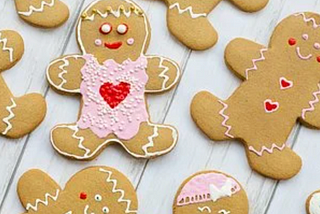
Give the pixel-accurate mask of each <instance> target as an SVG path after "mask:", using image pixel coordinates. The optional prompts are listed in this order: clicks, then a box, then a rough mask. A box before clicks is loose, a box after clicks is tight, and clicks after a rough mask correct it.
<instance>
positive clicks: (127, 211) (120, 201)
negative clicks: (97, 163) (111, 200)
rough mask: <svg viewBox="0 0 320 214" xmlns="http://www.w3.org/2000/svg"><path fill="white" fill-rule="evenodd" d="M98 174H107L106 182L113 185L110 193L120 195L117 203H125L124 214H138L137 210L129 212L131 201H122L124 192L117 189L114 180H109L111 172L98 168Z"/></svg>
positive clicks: (116, 182)
mask: <svg viewBox="0 0 320 214" xmlns="http://www.w3.org/2000/svg"><path fill="white" fill-rule="evenodd" d="M99 171H100V172H105V173H107V174H108V177H107V180H106V181H107V182H108V183H113V188H112V193H120V195H121V196H120V198H119V199H118V202H119V203H122V202H124V203H126V204H127V208H126V211H125V213H138V211H137V210H130V206H131V201H130V200H127V199H124V195H125V192H124V190H122V189H117V184H118V181H117V180H115V179H111V176H112V172H111V171H108V170H105V169H102V168H100V169H99Z"/></svg>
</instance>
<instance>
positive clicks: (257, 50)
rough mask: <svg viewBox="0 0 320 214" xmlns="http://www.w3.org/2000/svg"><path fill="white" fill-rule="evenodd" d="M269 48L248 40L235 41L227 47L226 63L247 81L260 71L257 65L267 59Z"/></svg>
mask: <svg viewBox="0 0 320 214" xmlns="http://www.w3.org/2000/svg"><path fill="white" fill-rule="evenodd" d="M266 51H267V48H265V47H264V46H262V45H260V44H257V43H255V42H252V41H250V40H246V39H242V38H239V39H234V40H232V41H231V42H230V43H229V44H228V45H227V47H226V50H225V54H224V57H225V61H226V64H227V66H228V67H229V69H230V70H232V71H233V72H234V73H235V74H236V75H237V76H238V77H239V78H240V79H242V80H246V79H248V78H249V77H250V73H251V72H254V71H255V70H257V69H258V67H257V64H258V63H259V62H260V61H263V60H264V59H265V57H264V53H265V52H266Z"/></svg>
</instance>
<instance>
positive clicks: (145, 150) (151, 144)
mask: <svg viewBox="0 0 320 214" xmlns="http://www.w3.org/2000/svg"><path fill="white" fill-rule="evenodd" d="M158 136H159V133H158V127H157V126H154V127H153V135H151V136H149V137H148V140H149V143H147V144H146V145H144V146H142V150H143V151H144V153H145V154H146V155H148V154H149V152H148V148H151V147H153V146H154V142H153V139H154V138H156V137H158Z"/></svg>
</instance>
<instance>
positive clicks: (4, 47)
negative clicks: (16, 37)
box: [0, 32, 13, 62]
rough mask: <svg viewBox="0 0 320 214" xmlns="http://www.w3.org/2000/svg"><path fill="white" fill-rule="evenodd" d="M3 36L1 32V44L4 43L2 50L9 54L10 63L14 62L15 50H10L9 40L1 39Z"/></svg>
mask: <svg viewBox="0 0 320 214" xmlns="http://www.w3.org/2000/svg"><path fill="white" fill-rule="evenodd" d="M1 36H2V34H1V32H0V43H3V47H2V50H3V51H8V52H9V56H10V62H13V48H9V47H8V46H7V43H8V39H7V38H3V39H1Z"/></svg>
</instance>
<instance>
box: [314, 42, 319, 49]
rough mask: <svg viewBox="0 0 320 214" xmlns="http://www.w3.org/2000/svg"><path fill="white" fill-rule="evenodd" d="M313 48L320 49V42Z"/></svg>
mask: <svg viewBox="0 0 320 214" xmlns="http://www.w3.org/2000/svg"><path fill="white" fill-rule="evenodd" d="M313 46H314V48H315V49H317V50H319V49H320V44H319V43H318V42H316V43H314V45H313Z"/></svg>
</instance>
